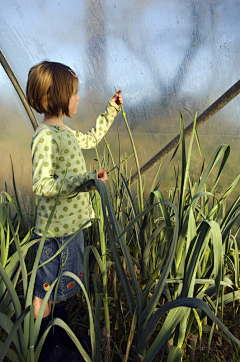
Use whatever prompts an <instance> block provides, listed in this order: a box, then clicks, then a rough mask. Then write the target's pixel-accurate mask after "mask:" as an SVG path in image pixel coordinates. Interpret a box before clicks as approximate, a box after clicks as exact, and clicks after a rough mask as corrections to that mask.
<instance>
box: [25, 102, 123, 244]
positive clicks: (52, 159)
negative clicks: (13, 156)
mask: <svg viewBox="0 0 240 362" xmlns="http://www.w3.org/2000/svg"><path fill="white" fill-rule="evenodd" d="M119 111H120V107H119V106H118V105H117V104H116V103H115V102H113V101H112V100H109V102H108V105H107V107H106V111H105V113H102V114H101V115H100V116H99V117H98V118H97V121H96V125H95V126H94V127H93V128H92V129H91V130H90V131H88V132H87V133H86V134H83V133H81V132H79V131H74V130H72V129H71V128H69V127H67V126H65V127H66V128H67V131H66V130H64V129H62V127H59V126H51V125H49V124H46V123H43V124H41V125H40V126H39V127H38V128H37V130H36V132H35V134H34V135H33V138H32V144H31V148H32V164H33V191H34V192H35V194H36V195H37V196H38V201H39V202H38V208H37V219H36V225H35V232H36V233H37V234H38V235H42V234H43V231H44V229H45V227H46V224H47V221H48V218H49V216H50V213H51V211H52V209H53V206H54V204H55V201H56V198H57V196H58V194H59V191H60V189H61V195H60V198H59V201H58V204H57V207H56V209H55V212H54V215H53V218H52V220H51V223H50V226H49V229H48V234H47V236H52V235H53V234H55V235H57V236H60V237H62V236H67V235H71V234H73V233H74V232H75V231H77V230H78V229H79V228H80V227H81V226H82V225H84V224H85V223H86V222H88V221H89V220H90V219H91V218H93V217H94V212H93V209H92V206H91V203H90V199H89V193H88V192H87V190H85V189H84V190H83V191H82V192H79V193H78V194H77V191H78V189H79V186H81V185H82V184H83V183H85V182H86V181H88V180H91V179H97V170H94V171H89V172H87V169H86V163H85V159H84V157H83V154H82V149H90V148H94V147H95V146H96V145H97V144H98V142H99V141H101V139H102V138H103V137H104V135H105V134H106V133H107V131H108V129H109V127H110V126H111V124H112V122H113V121H114V118H115V117H116V116H117V114H118V113H119ZM89 225H90V223H89V224H88V225H87V226H89Z"/></svg>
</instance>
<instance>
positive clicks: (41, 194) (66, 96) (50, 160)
mask: <svg viewBox="0 0 240 362" xmlns="http://www.w3.org/2000/svg"><path fill="white" fill-rule="evenodd" d="M78 85H79V82H78V78H77V75H76V74H75V72H74V71H73V70H72V69H71V68H70V67H68V66H66V65H63V64H61V63H55V62H49V61H43V62H41V63H39V64H37V65H36V66H34V67H32V68H31V69H30V71H29V75H28V82H27V99H28V102H29V104H30V105H31V106H32V107H33V108H34V109H35V110H36V111H37V112H39V113H41V114H42V113H43V114H44V119H43V122H42V124H41V125H40V126H39V127H38V128H37V130H36V132H35V134H34V135H33V138H32V145H31V148H32V164H33V191H34V192H35V194H36V195H37V196H38V200H39V203H38V208H37V219H36V225H35V232H36V234H37V235H39V236H41V235H42V234H43V231H44V229H45V227H46V224H47V221H48V218H49V216H50V213H51V210H52V209H53V206H54V204H55V201H56V198H57V196H58V194H59V191H60V189H61V195H60V199H59V201H58V204H57V207H56V210H55V213H54V215H53V218H52V220H51V223H50V226H49V229H48V234H47V239H46V241H45V243H44V247H43V250H42V255H41V259H40V264H42V263H44V262H45V261H46V260H48V259H49V258H51V257H52V256H53V255H54V254H55V253H56V251H57V250H58V248H59V247H60V246H61V245H63V244H64V243H65V242H66V241H67V240H68V239H69V238H70V237H71V236H72V235H73V234H74V233H75V232H76V231H77V230H78V229H79V228H80V227H82V226H83V225H84V224H86V223H87V222H88V221H89V220H90V219H91V218H92V217H94V213H93V209H92V206H91V202H90V199H89V193H88V191H89V190H87V189H84V190H82V191H81V192H80V193H78V192H77V191H78V190H79V187H80V186H81V185H83V184H84V183H85V182H86V181H87V180H91V179H100V180H102V181H103V182H106V181H107V179H108V177H107V174H106V169H105V168H103V169H97V170H94V171H89V172H88V171H87V169H86V163H85V160H84V157H83V154H82V149H90V148H93V147H95V146H96V145H97V144H98V142H99V141H100V140H101V139H102V138H103V137H104V135H105V134H106V132H107V131H108V129H109V127H110V126H111V124H112V122H113V121H114V118H115V117H116V116H117V114H118V113H119V111H120V105H121V104H123V101H122V97H121V94H120V93H121V91H119V92H118V93H116V94H115V95H114V96H113V97H112V98H111V99H110V100H109V102H108V105H107V107H106V111H105V113H103V114H101V115H100V116H99V117H98V118H97V121H96V125H95V126H94V127H93V128H92V129H91V130H90V131H88V132H87V133H86V134H83V133H81V132H79V131H74V130H72V129H71V128H69V127H68V126H66V125H64V123H63V118H64V116H67V117H71V116H72V115H74V114H75V113H76V111H77V107H78V100H79V98H80V97H79V95H78ZM75 195H77V196H75ZM87 226H90V223H89V224H88V225H86V226H85V227H87ZM56 235H57V238H56ZM56 239H57V240H56ZM38 246H39V243H38V244H37V248H38ZM84 246H85V237H84V231H83V230H82V231H80V232H79V233H78V234H77V236H76V237H74V239H73V240H72V241H71V242H70V243H69V244H68V246H67V248H64V250H63V252H62V256H61V257H62V264H63V267H62V269H61V271H62V272H64V271H70V272H73V273H74V274H76V275H77V276H79V278H80V279H81V280H82V281H84V276H83V252H84ZM65 249H66V250H65ZM67 249H68V250H67ZM59 269H60V257H59V256H58V257H55V258H54V259H53V260H52V261H50V262H49V263H47V264H46V265H44V266H42V267H41V268H39V269H38V272H37V276H36V286H35V296H34V300H33V305H34V307H35V317H36V316H37V314H38V311H39V309H40V306H41V304H42V300H43V298H44V296H45V294H46V292H47V290H48V289H49V287H50V285H51V284H52V283H53V281H54V280H55V279H56V278H57V276H58V274H59ZM79 289H80V286H79V284H78V283H76V282H75V281H74V280H73V279H71V278H69V277H62V278H61V279H60V283H59V286H58V289H57V297H56V301H57V302H61V301H65V300H66V299H67V298H69V297H71V296H72V295H74V294H76V293H77V292H78V291H79ZM52 301H53V292H52V293H51V295H50V298H49V301H48V303H47V306H46V309H45V311H44V315H43V317H44V318H43V321H42V329H43V330H44V329H45V327H46V325H47V324H48V322H49V321H50V312H51V306H52ZM60 309H61V307H59V310H60ZM64 309H65V305H64ZM57 310H58V308H57V307H56V311H57ZM55 316H56V315H55ZM60 317H61V315H60ZM63 319H64V318H63ZM55 344H56V343H55ZM44 346H45V345H44ZM60 354H61V355H62V354H63V351H61V353H60ZM54 358H55V361H57V360H64V361H67V359H66V357H62V359H61V358H60V357H57V356H55V357H54ZM59 358H60V359H59ZM64 358H65V359H64ZM45 360H46V359H45ZM69 360H70V359H69ZM72 360H73V359H72Z"/></svg>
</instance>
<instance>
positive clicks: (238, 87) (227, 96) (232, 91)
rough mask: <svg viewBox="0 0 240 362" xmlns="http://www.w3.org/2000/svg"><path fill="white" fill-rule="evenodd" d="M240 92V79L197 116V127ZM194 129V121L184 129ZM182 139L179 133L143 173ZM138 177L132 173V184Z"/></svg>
mask: <svg viewBox="0 0 240 362" xmlns="http://www.w3.org/2000/svg"><path fill="white" fill-rule="evenodd" d="M239 93H240V80H239V81H237V82H236V83H235V84H234V85H233V86H232V87H231V88H229V89H228V90H227V91H226V92H225V93H224V94H223V95H222V96H221V97H219V98H218V99H217V100H216V101H215V102H214V103H213V104H211V106H210V107H208V108H207V109H206V110H205V111H204V112H203V113H202V114H200V116H198V117H197V122H196V127H197V128H199V127H201V126H202V125H203V124H204V123H205V122H207V121H208V120H209V119H210V118H211V117H212V116H214V115H215V114H216V113H217V112H219V111H220V110H221V109H222V108H223V107H224V106H226V104H228V103H229V102H230V101H231V100H232V99H233V98H235V97H236V96H237V95H238V94H239ZM192 130H193V122H192V123H191V124H190V125H189V126H187V127H186V128H185V130H184V132H185V137H188V136H190V135H191V133H192ZM179 141H180V134H178V135H177V136H176V137H175V138H174V139H173V140H172V141H171V142H169V143H168V144H167V145H166V146H165V147H164V148H163V149H162V150H161V151H159V152H158V153H157V154H156V155H155V156H153V157H152V158H151V159H150V160H149V161H148V162H147V163H146V164H145V165H144V166H142V167H141V169H140V173H141V175H143V174H145V173H146V172H147V171H149V170H151V168H153V166H155V164H156V163H158V162H159V161H160V160H161V159H162V158H163V157H165V156H166V155H167V154H168V153H169V152H171V151H172V150H173V149H175V148H176V147H177V145H178V143H179ZM137 178H138V174H137V172H136V173H135V174H134V175H132V177H131V179H130V184H133V183H134V182H135V181H136V180H137Z"/></svg>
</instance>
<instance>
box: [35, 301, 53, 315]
mask: <svg viewBox="0 0 240 362" xmlns="http://www.w3.org/2000/svg"><path fill="white" fill-rule="evenodd" d="M42 302H43V299H41V298H38V297H37V296H36V295H35V296H34V298H33V305H34V318H35V319H36V318H37V315H38V312H39V309H40V307H41V305H42ZM51 307H52V302H49V301H48V302H47V304H46V307H45V310H44V313H43V318H45V317H47V316H49V314H50V313H51Z"/></svg>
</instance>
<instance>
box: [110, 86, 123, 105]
mask: <svg viewBox="0 0 240 362" xmlns="http://www.w3.org/2000/svg"><path fill="white" fill-rule="evenodd" d="M120 93H122V91H121V89H120V90H119V91H118V92H117V93H116V94H114V96H113V97H112V98H111V100H113V102H115V103H117V105H118V106H119V105H120V104H123V100H122V96H121V94H120Z"/></svg>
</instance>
